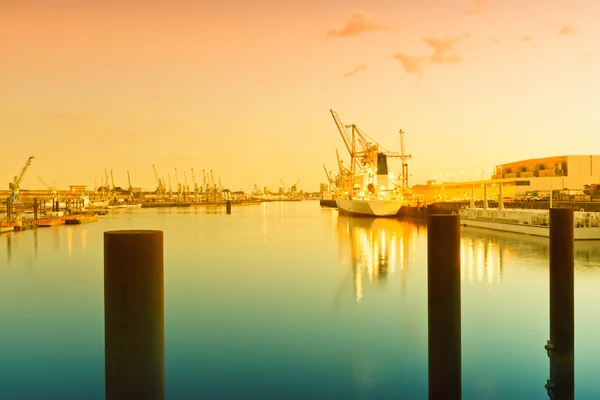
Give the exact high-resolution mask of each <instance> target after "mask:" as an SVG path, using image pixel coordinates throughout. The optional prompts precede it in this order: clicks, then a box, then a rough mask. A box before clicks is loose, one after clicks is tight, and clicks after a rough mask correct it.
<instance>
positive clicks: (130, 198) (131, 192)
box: [127, 170, 135, 202]
mask: <svg viewBox="0 0 600 400" xmlns="http://www.w3.org/2000/svg"><path fill="white" fill-rule="evenodd" d="M127 183H129V198H128V200H129V201H130V202H133V201H134V200H135V197H134V196H133V186H131V177H130V176H129V170H127Z"/></svg>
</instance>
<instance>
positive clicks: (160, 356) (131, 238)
mask: <svg viewBox="0 0 600 400" xmlns="http://www.w3.org/2000/svg"><path fill="white" fill-rule="evenodd" d="M163 276H164V275H163V232H162V231H152V230H122V231H108V232H104V349H105V354H104V357H105V388H106V399H107V400H121V399H146V400H147V399H152V400H163V399H164V396H165V389H164V387H165V385H164V283H163Z"/></svg>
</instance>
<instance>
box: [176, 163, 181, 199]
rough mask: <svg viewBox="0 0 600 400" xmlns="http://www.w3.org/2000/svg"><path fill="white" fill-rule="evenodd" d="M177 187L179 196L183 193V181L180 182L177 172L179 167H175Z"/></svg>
mask: <svg viewBox="0 0 600 400" xmlns="http://www.w3.org/2000/svg"><path fill="white" fill-rule="evenodd" d="M175 187H176V188H177V189H176V191H177V196H180V195H181V183H179V174H178V173H177V168H175Z"/></svg>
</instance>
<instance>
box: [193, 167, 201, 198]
mask: <svg viewBox="0 0 600 400" xmlns="http://www.w3.org/2000/svg"><path fill="white" fill-rule="evenodd" d="M192 183H193V185H194V193H198V192H199V189H198V182H196V174H194V168H192Z"/></svg>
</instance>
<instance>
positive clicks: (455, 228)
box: [427, 214, 462, 400]
mask: <svg viewBox="0 0 600 400" xmlns="http://www.w3.org/2000/svg"><path fill="white" fill-rule="evenodd" d="M460 304H461V302H460V217H459V216H458V215H456V214H455V215H449V214H432V215H429V216H428V217H427V317H428V318H427V319H428V352H429V354H428V358H429V399H430V400H438V399H439V400H460V399H461V394H462V384H461V312H460Z"/></svg>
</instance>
